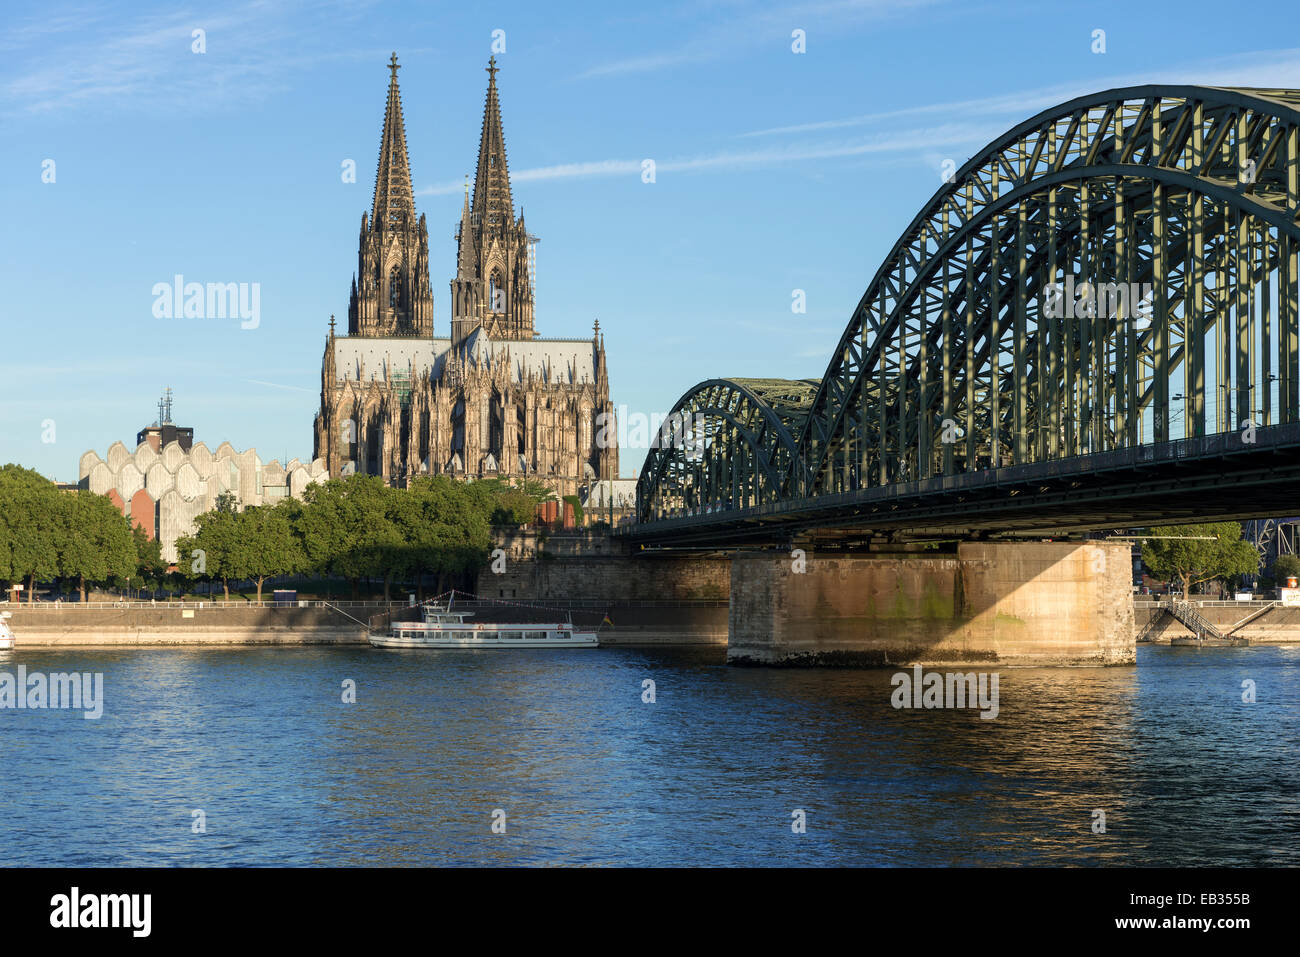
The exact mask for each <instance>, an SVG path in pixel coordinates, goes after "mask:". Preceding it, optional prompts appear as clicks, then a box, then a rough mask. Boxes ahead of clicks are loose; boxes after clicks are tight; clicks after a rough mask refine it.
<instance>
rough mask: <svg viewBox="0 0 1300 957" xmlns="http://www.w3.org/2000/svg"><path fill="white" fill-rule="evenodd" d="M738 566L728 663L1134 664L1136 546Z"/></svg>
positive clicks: (774, 559) (759, 561)
mask: <svg viewBox="0 0 1300 957" xmlns="http://www.w3.org/2000/svg"><path fill="white" fill-rule="evenodd" d="M805 562H806V564H805V566H804V570H803V571H802V572H800V571H796V570H795V567H794V566H795V562H794V561H793V560H792V558H791V556H790V555H789V554H786V553H781V554H740V555H737V556H736V557H735V559H734V561H733V563H732V578H731V581H732V584H731V610H730V641H729V645H728V653H727V657H728V660H729V661H731V662H734V663H738V664H769V665H772V664H776V665H827V664H839V665H881V666H883V665H890V666H892V665H899V664H926V665H941V664H961V665H966V664H970V663H972V662H982V663H990V664H1006V665H1102V664H1106V665H1109V664H1131V663H1132V662H1134V661H1135V660H1136V649H1135V640H1134V624H1133V600H1132V594H1131V592H1132V582H1131V567H1132V563H1131V559H1130V556H1129V546H1127V545H1109V544H1101V543H1091V542H1090V543H1042V542H1025V543H991V544H986V543H965V542H964V543H961V544H959V545H958V547H957V551H956V553H955V554H943V555H940V554H933V555H931V554H926V553H908V554H894V555H887V554H880V555H861V556H859V555H854V556H847V555H838V554H834V553H823V554H817V553H810V554H808V555H807V556H806V559H805Z"/></svg>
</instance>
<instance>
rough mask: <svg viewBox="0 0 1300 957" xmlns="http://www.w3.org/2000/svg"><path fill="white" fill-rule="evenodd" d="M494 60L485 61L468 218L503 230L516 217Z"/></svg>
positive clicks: (496, 69) (494, 58)
mask: <svg viewBox="0 0 1300 957" xmlns="http://www.w3.org/2000/svg"><path fill="white" fill-rule="evenodd" d="M498 69H499V68H498V67H497V60H496V57H495V56H494V57H492V58H491V59H490V60H488V65H487V74H488V89H487V101H486V102H485V103H484V104H483V131H482V132H481V133H480V134H479V141H478V172H477V173H476V174H475V176H474V203H473V205H472V206H471V207H470V215H471V217H473V218H474V222H476V223H480V224H483V225H486V226H503V225H505V224H508V223H510V222H511V221H512V220H513V219H514V217H515V207H514V202H513V201H512V200H511V197H510V171H509V169H508V168H507V166H506V138H505V135H504V134H503V133H502V132H501V102H500V100H499V99H498V98H497V72H498Z"/></svg>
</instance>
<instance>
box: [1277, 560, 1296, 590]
mask: <svg viewBox="0 0 1300 957" xmlns="http://www.w3.org/2000/svg"><path fill="white" fill-rule="evenodd" d="M1273 578H1274V579H1275V580H1276V581H1277V583H1278V584H1279V585H1286V580H1287V579H1288V578H1300V555H1279V556H1277V560H1276V561H1274V562H1273Z"/></svg>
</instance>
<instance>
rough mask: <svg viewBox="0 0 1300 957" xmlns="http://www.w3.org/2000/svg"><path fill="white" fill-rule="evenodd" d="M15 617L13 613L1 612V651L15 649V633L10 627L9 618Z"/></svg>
mask: <svg viewBox="0 0 1300 957" xmlns="http://www.w3.org/2000/svg"><path fill="white" fill-rule="evenodd" d="M12 615H13V612H11V611H0V651H12V650H13V647H14V632H13V629H12V628H10V627H9V622H8V620H7V619H8V618H10V617H11V616H12Z"/></svg>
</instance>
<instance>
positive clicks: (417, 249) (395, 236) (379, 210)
mask: <svg viewBox="0 0 1300 957" xmlns="http://www.w3.org/2000/svg"><path fill="white" fill-rule="evenodd" d="M400 68H401V67H400V65H399V64H398V62H397V54H396V53H394V54H393V56H392V59H390V60H389V62H388V70H389V79H388V101H387V105H386V107H385V110H384V128H383V133H382V134H381V138H380V141H379V164H378V168H377V169H376V172H375V198H374V203H373V205H372V207H371V213H370V218H369V221H367V220H366V219H365V218H364V217H363V218H362V225H361V242H360V250H359V253H358V273H357V278H356V279H354V281H353V288H352V299H351V304H350V306H349V310H348V334H349V335H360V336H393V335H416V336H430V337H431V336H432V335H433V294H432V291H431V290H430V286H429V265H428V235H427V231H426V227H425V219H424V216H422V215H421V216H420V217H419V220H418V224H417V221H416V213H415V194H414V190H413V189H412V186H411V165H410V159H409V156H408V154H407V150H406V124H405V120H404V118H403V116H402V96H401V92H400V90H399V89H398V84H397V71H398V70H399V69H400ZM498 72H499V68H498V67H497V65H496V57H495V56H494V57H492V58H491V59H490V60H489V61H488V66H487V73H488V89H487V100H486V102H485V104H484V107H483V127H482V131H481V133H480V135H479V151H478V169H477V171H476V173H475V177H474V193H473V201H472V202H471V200H470V196H469V192H468V184H467V189H466V196H465V206H464V209H463V211H462V214H461V223H460V228H459V229H458V231H457V234H456V240H457V257H456V278H455V279H453V280H452V281H451V294H452V310H451V311H452V317H451V334H452V339H453V341H455V342H460V341H462V340H464V339H465V338H467V337H468V335H469V334H470V333H471V332H473V330H474V329H476V328H479V327H480V326H481V327H484V328H485V330H486V331H487V333H488V334H489V335H490V336H492V337H493V338H509V339H532V338H534V335H535V333H534V332H533V293H532V276H531V267H530V263H529V256H528V250H529V245H530V243H531V242H533V241H535V240H534V238H533V237H531V236H529V235H528V232H527V230H526V229H525V228H524V220H523V215H522V214H521V215H520V216H519V218H518V219H515V215H514V201H513V198H512V196H511V194H510V172H509V168H508V166H507V163H506V143H505V135H504V133H503V132H502V123H501V103H500V99H499V96H498V93H497V83H496V75H497V73H498Z"/></svg>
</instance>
